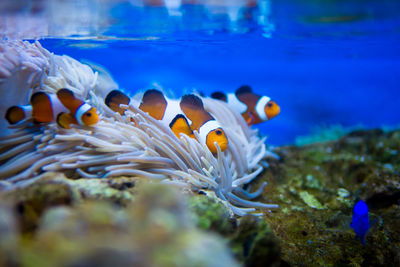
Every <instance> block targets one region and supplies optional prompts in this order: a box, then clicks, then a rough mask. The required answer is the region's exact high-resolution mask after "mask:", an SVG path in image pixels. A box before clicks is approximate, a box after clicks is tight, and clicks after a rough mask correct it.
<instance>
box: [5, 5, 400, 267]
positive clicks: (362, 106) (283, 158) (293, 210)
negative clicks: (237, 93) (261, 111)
mask: <svg viewBox="0 0 400 267" xmlns="http://www.w3.org/2000/svg"><path fill="white" fill-rule="evenodd" d="M0 39H1V40H2V41H1V42H0V62H1V64H0V75H3V77H0V89H1V90H0V92H1V93H3V95H4V96H5V97H6V98H7V97H10V96H13V95H14V96H18V93H15V92H22V94H24V93H27V92H26V91H27V90H28V89H29V88H28V87H31V86H32V87H33V86H35V88H34V90H39V88H47V89H50V92H54V90H58V89H60V88H61V87H64V86H65V87H68V86H70V85H71V88H72V87H74V88H75V87H77V88H75V89H77V91H78V93H82V92H81V91H80V90H86V89H85V88H86V87H90V90H95V89H94V87H97V86H100V87H103V86H104V87H107V86H108V84H107V82H109V81H108V80H106V79H104V80H102V78H104V77H101V75H100V76H99V79H98V81H99V82H98V83H97V84H96V83H95V82H93V81H95V80H96V79H97V76H96V75H95V74H94V73H93V71H92V69H91V68H88V67H87V66H86V65H84V64H81V63H79V62H77V61H75V59H76V60H79V61H81V62H82V63H87V64H90V65H91V66H92V67H93V68H94V69H96V68H100V67H104V68H105V69H107V71H109V72H110V73H111V75H112V76H113V79H114V80H115V81H116V82H117V83H118V85H119V87H120V88H122V89H123V90H124V91H126V92H128V93H130V94H131V95H134V94H135V93H136V92H138V91H141V92H143V91H144V90H146V89H148V88H162V89H163V90H164V91H165V92H166V93H167V94H168V95H169V96H175V97H180V96H181V95H182V94H184V93H189V92H192V91H197V92H200V93H203V94H204V95H210V94H211V93H212V92H214V91H225V92H232V91H234V90H236V89H237V88H238V87H239V86H241V85H244V84H247V85H250V86H252V88H253V90H254V91H255V92H256V93H258V94H260V95H261V94H262V95H268V96H270V97H272V99H273V100H275V101H276V102H277V103H278V104H279V106H280V108H281V113H280V114H279V115H278V116H277V117H276V118H274V119H272V120H271V121H267V122H264V123H261V124H257V125H253V126H252V127H251V129H259V130H260V132H261V135H257V134H256V133H254V132H253V131H252V132H251V134H252V136H251V138H248V139H247V138H242V139H240V141H238V140H239V139H238V138H236V137H235V136H233V135H232V139H230V140H232V143H231V144H235V143H236V144H237V143H238V144H239V145H240V146H237V148H240V150H237V151H238V153H234V152H232V153H231V151H227V152H224V153H225V154H224V155H222V154H221V153H219V154H218V153H217V155H214V156H212V157H210V159H212V160H213V161H212V162H214V163H215V165H210V162H211V160H210V162H208V161H207V160H205V158H204V157H203V156H201V155H203V154H201V153H202V152H204V151H203V150H200V149H199V150H196V151H197V154H196V153H192V152H193V151H192V148H196V147H197V146H190V144H192V145H193V144H196V143H188V144H189V145H188V148H189V149H190V150H188V151H189V152H188V153H191V154H190V155H191V156H188V157H187V159H186V158H184V157H181V156H176V155H181V154H179V153H178V152H176V154H174V153H175V152H172V153H166V151H167V152H170V151H171V149H169V148H168V146H164V147H161V148H160V147H159V148H157V151H154V152H153V153H154V154H149V155H153V156H154V155H155V156H157V157H149V155H148V154H147V153H148V152H149V151H151V150H152V147H153V146H154V147H156V146H155V145H154V143H155V141H154V140H156V141H157V140H158V141H157V142H158V143H157V144H158V145H157V146H159V144H161V145H162V144H164V143H163V140H162V139H163V138H164V139H165V134H163V132H162V131H161V132H160V131H153V130H152V129H161V128H150V126H151V127H156V126H157V123H156V122H154V121H150V123H147V124H146V123H141V124H140V123H139V124H138V123H137V121H134V122H135V124H136V127H131V124H130V122H131V121H130V120H127V121H125V123H120V121H118V120H116V119H115V117H112V116H111V115H110V114H109V113H106V112H105V111H104V110H103V111H101V110H100V109H99V111H100V114H101V116H102V118H101V119H100V121H99V122H98V123H97V125H95V126H93V128H91V127H86V126H85V127H81V126H79V125H74V127H73V129H72V130H71V131H70V130H65V129H61V128H60V127H58V126H57V125H56V124H55V123H54V122H51V123H43V124H41V125H39V127H37V125H36V124H35V125H33V126H32V124H29V122H28V123H27V124H21V125H16V126H13V127H14V129H15V130H13V131H14V132H13V133H11V134H10V135H7V136H5V137H0V266H188V264H189V265H190V264H191V265H193V266H218V267H219V266H229V267H231V266H400V239H399V237H400V228H399V227H398V226H399V225H400V216H399V214H400V182H399V181H400V179H399V177H400V176H399V173H400V157H399V151H400V116H399V114H400V113H399V111H398V109H399V108H398V104H399V98H400V91H399V84H400V49H399V47H400V1H396V0H346V1H345V0H290V1H289V0H258V1H257V0H140V1H139V0H130V1H127V0H114V1H111V0H82V1H78V0H70V1H65V0H54V1H51V0H36V1H28V0H1V1H0ZM20 39H24V40H28V41H29V42H30V43H22V42H18V41H16V42H13V40H20ZM8 40H10V42H7V41H8ZM35 40H39V42H40V44H39V43H33V42H34V41H35ZM7 46H10V47H12V46H14V47H13V49H14V52H15V51H17V52H15V53H14V54H12V53H9V52H10V51H13V50H12V49H10V50H7ZM41 46H43V47H44V49H43V48H42V47H41ZM27 51H29V53H26V52H27ZM7 53H8V54H7ZM30 53H31V54H30ZM52 53H54V54H52ZM61 55H67V56H70V57H71V58H69V57H67V56H61ZM13 56H14V58H13ZM24 60H26V61H24ZM64 60H65V61H64ZM15 62H16V63H15ZM32 63H35V64H32ZM66 63H68V64H66ZM13 64H15V66H14V65H13ZM10 66H11V67H10ZM26 66H28V70H29V71H31V72H33V73H34V75H32V76H29V77H30V78H29V79H28V76H26V77H25V76H23V75H22V73H23V71H24V70H25V69H24V68H26ZM32 66H33V67H32ZM35 66H39V67H37V68H36V69H35ZM13 67H14V69H13ZM58 67H59V70H61V69H63V68H64V69H63V71H54V70H55V69H56V68H58ZM7 68H9V69H10V70H12V71H8V72H7ZM35 71H36V72H37V73H35ZM100 73H101V72H100ZM4 74H7V75H4ZM39 74H40V75H41V77H42V78H40V79H38V80H39V81H36V80H35V79H36V78H35V79H33V78H32V77H38V76H35V75H39ZM103 74H104V73H103ZM13 75H14V76H13ZM31 78H32V79H31ZM34 82H35V83H37V84H33V83H34ZM60 84H62V86H60ZM65 84H66V85H65ZM87 84H89V86H87ZM90 84H91V85H90ZM46 86H47V87H46ZM25 87H26V88H25ZM108 89H109V88H108ZM52 90H53V91H52ZM91 92H92V93H93V92H94V93H93V95H91V99H90V101H89V103H90V104H93V105H94V104H96V103H97V104H96V107H101V106H99V104H100V103H101V104H103V102H104V101H103V100H104V99H103V98H102V96H100V94H99V95H98V96H97V95H96V94H98V91H91ZM87 93H88V92H86V94H87ZM93 96H95V97H93ZM96 99H100V100H99V101H94V100H96ZM207 101H212V100H210V99H204V103H207ZM4 102H5V103H4V104H3V105H2V106H0V107H2V108H3V107H5V106H11V105H14V104H17V103H16V101H14V102H15V103H14V102H13V101H12V97H10V100H8V99H6V100H5V101H4ZM25 102H26V103H27V102H28V100H27V101H25ZM211 103H212V102H211ZM213 105H214V107H215V106H216V107H217V108H216V111H218V114H221V113H219V112H222V111H223V109H219V108H221V106H218V105H221V103H219V104H217V102H214V104H213ZM218 107H219V108H218ZM0 111H1V110H0ZM216 114H217V113H216ZM223 114H224V115H229V114H228V113H226V114H225V113H223ZM139 115H140V113H139ZM139 115H138V114H135V115H134V116H135V118H136V119H138V118H140V117H141V116H142V115H143V114H142V115H140V116H139ZM231 115H232V114H231ZM113 116H116V114H113ZM221 117H227V118H229V116H221ZM118 118H119V117H118ZM131 118H132V117H131ZM239 118H240V117H239ZM142 119H144V117H143V116H142ZM144 122H146V121H144ZM229 122H231V121H229ZM236 122H237V121H236ZM146 125H147V126H146ZM149 125H150V126H149ZM0 126H1V125H0ZM231 126H238V125H235V123H229V125H228V123H226V127H227V128H226V129H229V127H231ZM140 127H141V128H140ZM224 127H225V125H224ZM127 128H128V130H129V131H128V130H126V129H127ZM376 128H378V129H376ZM246 129H247V128H246ZM139 130H140V131H143V134H142V135H141V136H140V135H139V134H138V131H139ZM167 130H169V129H167ZM10 131H11V130H10ZM140 131H139V133H141V132H140ZM144 131H146V134H144ZM4 133H5V132H4ZM160 133H161V134H160ZM167 133H168V131H167ZM2 134H3V132H2ZM122 135H123V136H122ZM264 135H267V136H268V140H267V141H266V142H265V143H266V144H267V145H268V147H266V146H265V144H264V140H263V139H262V137H263V136H264ZM126 136H127V138H129V141H126V139H125V137H126ZM143 136H144V137H143ZM141 138H147V139H149V138H150V139H151V140H152V141H151V142H149V143H148V142H144V143H143V142H142V143H143V144H144V145H143V147H140V148H139V149H138V148H137V143H140V142H138V140H139V141H140V140H142V141H143V139H141ZM156 138H159V139H156ZM189 140H190V139H189ZM249 140H250V141H251V142H250V141H249ZM318 141H327V142H318ZM168 144H173V142H172V143H168ZM304 144H309V145H304ZM165 147H167V149H163V148H165ZM149 148H150V149H149ZM114 149H117V150H114ZM155 149H156V148H155ZM168 149H169V150H168ZM158 150H160V151H158ZM173 151H175V150H173ZM176 151H178V150H176ZM206 151H207V149H206ZM246 151H247V152H246ZM131 152H132V154H130V153H131ZM245 152H246V153H245ZM75 153H76V154H75ZM79 153H82V154H79ZM135 153H138V154H135ZM157 153H159V154H157ZM138 155H139V156H138ZM184 155H187V154H184ZM193 155H194V156H193ZM235 155H236V156H238V155H239V156H240V157H238V158H241V157H243V162H242V161H241V162H240V164H236V163H237V162H238V161H237V158H235V157H234V156H235ZM123 156H131V158H124V157H123ZM143 156H144V157H143ZM200 156H201V161H200V160H199V159H200ZM214 157H215V158H214ZM189 159H190V160H189ZM214 159H218V160H214ZM186 160H187V162H189V163H190V164H192V161H193V160H194V161H198V162H199V163H200V164H198V165H196V164H197V163H196V162H195V163H196V164H192V165H193V166H194V168H192V167H190V168H189V167H187V165H186V163H184V162H186ZM177 161H178V162H179V163H181V162H182V164H177V163H176V162H177ZM142 162H143V164H142ZM160 162H161V163H162V164H161V165H160V166H158V164H160ZM207 162H208V163H207ZM136 163H140V164H139V165H136ZM164 163H165V164H166V165H164ZM189 163H187V164H189ZM203 163H204V164H203ZM117 164H118V165H117ZM120 164H121V165H120ZM124 164H126V165H124ZM128 164H129V166H128ZM201 164H203V165H201ZM175 165H176V166H175ZM250 165H252V166H251V167H248V166H250ZM181 166H183V167H181ZM196 166H197V167H196ZM199 166H200V167H199ZM204 166H205V167H204ZM210 166H211V167H210ZM214 166H215V167H214ZM120 167H121V168H122V170H123V171H126V170H127V171H128V172H118V171H119V169H118V168H120ZM245 167H246V168H247V167H248V168H247V169H246V170H245V171H243V169H244V168H245ZM124 168H127V169H124ZM196 168H197V169H198V170H199V173H196V171H193V170H194V169H196ZM163 169H165V170H164V171H169V172H165V173H166V175H165V177H164V176H163V177H164V178H165V179H163V180H161V182H160V183H156V182H154V179H160V175H161V174H162V172H160V174H158V173H157V170H158V171H160V170H161V171H162V170H163ZM113 170H116V171H115V172H113ZM182 170H183V171H182ZM201 171H202V172H201ZM213 171H214V172H213ZM240 172H242V176H240V175H238V173H240ZM110 173H111V174H113V175H111V174H110ZM126 173H127V175H126ZM199 174H202V175H203V176H200V175H199ZM174 175H178V178H176V177H175V176H174ZM179 175H183V176H182V177H183V178H182V177H181V178H179V177H180V176H179ZM196 175H197V176H196ZM205 175H207V176H205ZM161 176H162V175H161ZM199 176H200V178H202V179H206V180H205V181H207V183H206V184H205V185H202V184H200V185H198V184H199V182H200V178H198V177H199ZM157 177H158V178H157ZM174 177H175V178H174ZM228 180H229V181H228ZM226 181H228V182H226ZM168 182H170V185H165V184H163V183H167V184H168ZM180 182H182V183H187V185H186V186H187V187H182V183H180ZM235 190H237V191H235ZM182 191H183V192H184V193H183V194H181V193H182ZM221 192H222V193H221ZM233 193H235V194H233ZM239 193H240V194H239ZM239 195H240V196H239ZM227 196H228V197H230V198H227ZM270 203H271V204H270ZM234 205H237V206H239V207H237V206H236V207H235V206H234ZM277 205H279V207H277ZM235 211H236V213H235ZM237 211H244V213H240V214H239V213H238V212H237ZM246 212H248V213H246ZM245 214H246V215H245ZM243 215H245V216H243ZM252 215H257V216H258V217H257V216H252Z"/></svg>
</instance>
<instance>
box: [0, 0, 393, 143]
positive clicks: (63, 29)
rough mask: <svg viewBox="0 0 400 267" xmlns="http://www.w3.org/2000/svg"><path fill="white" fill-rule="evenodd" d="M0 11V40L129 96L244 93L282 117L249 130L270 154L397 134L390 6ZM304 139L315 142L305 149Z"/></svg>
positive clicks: (232, 4)
mask: <svg viewBox="0 0 400 267" xmlns="http://www.w3.org/2000/svg"><path fill="white" fill-rule="evenodd" d="M2 2H3V1H2ZM0 6H1V10H3V12H2V13H3V16H2V20H3V22H5V23H2V25H3V27H5V30H4V31H2V32H3V35H6V37H8V38H10V39H12V38H13V37H24V38H27V39H36V38H40V37H42V39H41V44H42V45H43V47H45V48H46V49H48V50H50V51H52V52H54V53H55V54H66V55H69V56H71V57H73V58H76V59H78V60H86V61H89V62H95V63H97V64H100V65H102V66H104V67H105V68H107V69H108V70H109V71H110V73H111V74H112V75H113V77H114V79H115V80H116V81H117V82H118V84H119V85H120V87H121V88H124V89H126V90H127V91H128V92H131V93H132V94H134V93H136V92H137V91H139V90H141V91H143V90H145V89H148V88H152V87H162V88H164V90H165V91H167V92H169V93H170V94H171V95H175V96H176V97H179V96H180V95H182V93H185V92H191V91H193V90H197V91H198V92H202V93H204V94H205V95H209V94H210V93H212V92H213V91H226V92H231V91H234V90H236V89H237V88H238V87H239V86H241V85H244V84H248V85H250V86H252V87H253V89H254V91H256V92H257V93H259V94H264V95H268V96H270V97H272V98H273V99H274V100H275V101H276V102H277V103H278V104H279V105H280V106H281V114H280V115H279V116H278V117H277V118H275V119H273V120H272V121H270V122H267V123H263V124H261V125H258V128H259V129H260V131H261V133H262V134H264V135H268V136H269V140H268V143H269V144H272V145H282V144H293V143H295V142H296V140H297V143H298V144H302V143H307V142H311V141H312V140H318V138H322V139H329V138H331V137H332V136H330V135H333V137H332V138H334V137H336V136H337V135H340V134H343V133H345V132H346V131H347V129H355V128H376V127H386V128H387V127H391V128H395V127H397V126H398V125H399V124H400V116H399V114H400V113H399V111H398V103H399V101H398V99H399V98H400V90H399V83H400V49H399V45H400V2H399V1H396V0H375V1H370V0H369V1H360V0H346V1H344V0H338V1H317V0H291V1H289V0H284V1H269V0H260V1H255V0H249V1H239V0H235V1H212V0H208V1H206V0H205V1H194V0H193V1H179V0H177V1H176V0H171V1H100V0H98V1H89V0H87V1H33V2H31V1H17V2H14V1H4V2H3V4H1V5H0ZM10 6H12V7H14V8H15V11H14V12H10V10H12V9H11V8H10ZM6 11H7V12H6ZM27 19H29V20H27ZM23 21H28V22H29V23H28V24H26V23H25V24H24V23H23ZM16 22H18V23H16ZM13 28H14V29H13ZM16 32H17V33H16ZM13 34H14V35H13ZM3 37H4V36H3ZM310 134H316V135H319V136H314V137H313V138H312V139H311V140H310V139H307V138H302V136H306V135H310ZM321 135H322V137H321Z"/></svg>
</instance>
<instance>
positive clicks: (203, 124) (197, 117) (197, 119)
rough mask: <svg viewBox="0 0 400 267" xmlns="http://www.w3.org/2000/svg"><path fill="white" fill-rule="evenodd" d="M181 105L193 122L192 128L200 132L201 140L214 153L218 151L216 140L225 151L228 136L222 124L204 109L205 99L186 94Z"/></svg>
mask: <svg viewBox="0 0 400 267" xmlns="http://www.w3.org/2000/svg"><path fill="white" fill-rule="evenodd" d="M180 107H181V109H182V111H183V113H185V115H186V117H187V118H188V119H189V120H190V121H191V122H192V124H191V125H190V128H191V129H192V130H196V131H197V132H198V133H199V138H200V140H199V141H200V142H202V143H203V144H206V145H207V147H208V149H209V150H210V151H211V152H212V153H217V148H216V146H215V145H214V143H215V142H216V143H217V144H218V145H219V147H220V148H221V151H222V152H223V151H225V149H226V148H227V147H228V138H227V136H226V134H225V132H224V130H223V129H222V127H221V125H220V124H219V123H218V122H217V121H216V120H215V119H214V117H213V116H211V114H210V113H208V112H207V111H206V110H205V109H204V106H203V101H202V100H201V99H200V98H199V97H198V96H195V95H193V94H190V95H184V96H183V97H182V99H181V102H180Z"/></svg>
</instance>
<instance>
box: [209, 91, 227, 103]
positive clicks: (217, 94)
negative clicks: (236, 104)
mask: <svg viewBox="0 0 400 267" xmlns="http://www.w3.org/2000/svg"><path fill="white" fill-rule="evenodd" d="M211 97H212V98H214V99H218V100H222V101H224V102H228V98H227V97H226V94H224V93H222V92H214V93H212V94H211Z"/></svg>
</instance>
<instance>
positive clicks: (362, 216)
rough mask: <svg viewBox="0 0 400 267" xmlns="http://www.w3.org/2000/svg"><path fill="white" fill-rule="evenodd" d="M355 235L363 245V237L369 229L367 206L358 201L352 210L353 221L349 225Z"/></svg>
mask: <svg viewBox="0 0 400 267" xmlns="http://www.w3.org/2000/svg"><path fill="white" fill-rule="evenodd" d="M350 227H351V228H353V230H354V232H355V233H356V235H357V236H358V237H359V238H360V240H361V243H362V244H363V245H365V240H364V237H365V235H366V234H367V232H368V229H369V218H368V206H367V204H366V203H365V202H364V201H362V200H360V201H358V202H357V204H356V205H355V206H354V208H353V221H352V222H351V224H350Z"/></svg>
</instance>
